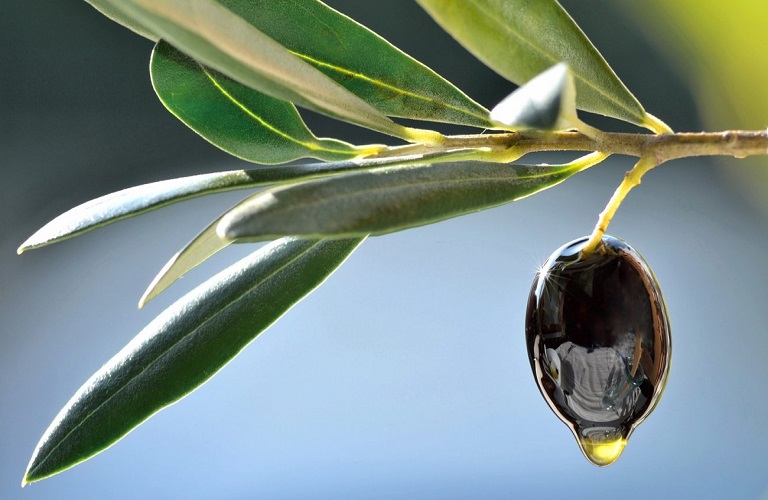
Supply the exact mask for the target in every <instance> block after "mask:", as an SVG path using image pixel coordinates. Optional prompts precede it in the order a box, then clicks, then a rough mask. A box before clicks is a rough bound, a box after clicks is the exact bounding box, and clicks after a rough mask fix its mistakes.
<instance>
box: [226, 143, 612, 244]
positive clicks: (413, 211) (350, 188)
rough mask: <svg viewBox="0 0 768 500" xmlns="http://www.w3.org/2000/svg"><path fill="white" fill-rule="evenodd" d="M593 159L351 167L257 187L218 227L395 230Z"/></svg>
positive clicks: (512, 192) (238, 231)
mask: <svg viewBox="0 0 768 500" xmlns="http://www.w3.org/2000/svg"><path fill="white" fill-rule="evenodd" d="M603 157H604V156H603ZM589 164H590V163H589V161H584V160H577V161H575V162H573V163H570V164H566V165H559V166H547V165H535V166H529V165H514V164H499V163H489V162H481V161H464V162H448V163H438V164H432V165H409V166H394V167H386V168H381V169H376V170H371V171H362V172H354V173H348V174H343V175H337V176H333V177H328V178H322V179H316V180H311V181H307V182H303V183H299V184H293V185H287V186H278V187H275V188H271V189H268V190H265V191H262V192H259V193H257V194H255V195H253V196H252V197H250V198H249V199H248V200H246V201H244V202H242V203H241V204H240V205H238V206H236V207H235V208H234V209H232V210H230V211H229V212H228V213H227V214H225V216H224V217H223V218H222V219H221V222H220V223H219V225H218V229H217V230H218V233H219V236H220V237H221V238H222V239H226V240H231V241H238V242H242V241H259V240H269V239H273V238H276V237H279V236H283V235H301V236H304V237H319V236H333V237H350V236H357V235H366V234H377V235H378V234H385V233H391V232H394V231H400V230H403V229H408V228H412V227H417V226H421V225H424V224H430V223H434V222H438V221H441V220H445V219H448V218H451V217H457V216H459V215H464V214H467V213H471V212H475V211H478V210H482V209H486V208H491V207H494V206H498V205H501V204H504V203H508V202H511V201H514V200H517V199H520V198H523V197H525V196H529V195H531V194H533V193H535V192H538V191H541V190H543V189H546V188H548V187H551V186H554V185H555V184H558V183H560V182H562V181H563V180H565V179H566V178H568V177H570V176H571V175H573V174H574V173H576V172H578V171H580V170H582V169H583V168H586V166H589Z"/></svg>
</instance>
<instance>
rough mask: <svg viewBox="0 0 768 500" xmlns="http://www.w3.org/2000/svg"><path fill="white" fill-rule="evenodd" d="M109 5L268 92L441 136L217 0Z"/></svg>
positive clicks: (395, 129) (418, 135) (370, 123)
mask: <svg viewBox="0 0 768 500" xmlns="http://www.w3.org/2000/svg"><path fill="white" fill-rule="evenodd" d="M110 5H111V6H112V7H114V8H115V9H116V10H117V11H119V12H122V13H123V15H125V16H126V17H127V18H129V19H131V20H132V21H135V22H136V23H139V24H140V25H142V26H146V27H147V28H148V29H150V30H151V32H152V33H154V34H156V35H158V36H160V37H161V38H163V39H164V40H166V41H167V42H168V43H170V44H171V45H173V46H174V47H176V48H177V49H179V50H181V51H182V52H184V53H185V54H187V55H189V56H190V57H192V58H194V59H195V60H197V61H199V62H200V63H202V64H204V65H206V66H207V67H210V68H212V69H215V70H216V71H219V72H221V73H223V74H225V75H227V76H228V77H230V78H232V79H234V80H236V81H238V82H240V83H242V84H244V85H246V86H248V87H250V88H252V89H254V90H257V91H259V92H262V93H264V94H267V95H269V96H271V97H274V98H276V99H280V100H283V101H288V102H292V103H295V104H297V105H299V106H302V107H305V108H307V109H311V110H313V111H317V112H319V113H323V114H326V115H329V116H332V117H334V118H337V119H340V120H344V121H348V122H350V123H354V124H357V125H360V126H363V127H368V128H370V129H373V130H376V131H379V132H382V133H384V134H388V135H392V136H396V137H401V138H405V139H408V140H411V141H419V142H437V141H439V140H440V138H441V136H440V134H438V133H436V132H432V131H425V130H417V129H410V128H408V127H404V126H402V125H398V124H396V123H395V122H393V121H392V120H390V119H389V118H387V117H386V116H385V115H384V114H382V113H381V112H380V111H378V110H376V109H375V108H374V107H372V106H371V105H370V104H368V103H367V102H365V101H364V100H362V99H361V98H359V97H357V96H356V95H355V94H353V93H351V92H350V91H348V90H347V89H345V88H344V87H342V86H341V85H339V84H338V83H336V82H335V81H333V80H331V79H330V78H328V77H327V76H326V75H325V74H324V73H322V72H321V71H319V70H318V69H316V68H315V67H314V66H312V65H310V64H308V63H307V62H305V61H303V60H302V59H301V58H299V57H298V56H296V55H294V54H292V53H291V52H290V51H288V49H286V48H285V47H283V46H282V45H281V44H279V43H278V42H276V41H275V40H273V39H272V38H270V37H268V36H267V35H265V34H264V33H263V32H261V31H260V30H259V29H257V28H256V27H254V26H253V25H252V24H249V23H248V22H247V21H245V20H244V19H242V18H241V17H239V16H238V15H236V14H235V13H234V12H232V11H231V10H229V9H227V8H226V7H224V6H223V5H221V4H220V3H219V2H216V1H215V0H123V1H119V2H118V1H117V0H112V1H111V3H110ZM256 48H258V50H256Z"/></svg>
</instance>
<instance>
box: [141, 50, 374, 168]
mask: <svg viewBox="0 0 768 500" xmlns="http://www.w3.org/2000/svg"><path fill="white" fill-rule="evenodd" d="M150 70H151V75H152V84H153V86H154V88H155V92H157V95H158V97H159V98H160V100H161V101H162V103H163V104H164V105H165V107H166V108H168V110H169V111H170V112H171V113H173V114H174V115H176V117H177V118H179V119H180V120H181V121H183V122H184V123H185V124H187V125H188V126H189V127H190V128H191V129H192V130H194V131H195V132H197V133H198V134H200V135H201V136H203V137H204V138H205V139H207V140H208V141H210V142H211V143H213V144H214V145H216V146H218V147H220V148H221V149H223V150H224V151H226V152H228V153H230V154H232V155H234V156H237V157H238V158H242V159H244V160H248V161H252V162H256V163H265V164H274V163H285V162H289V161H292V160H296V159H299V158H305V157H310V158H317V159H320V160H329V161H333V160H342V159H346V158H354V157H355V156H360V155H362V154H370V153H374V152H376V148H372V147H368V148H367V149H358V148H355V147H354V146H352V145H351V144H347V143H345V142H342V141H337V140H333V139H318V138H317V137H315V136H314V134H312V132H310V130H309V129H308V128H307V127H306V125H305V124H304V121H303V120H302V119H301V116H299V113H298V111H297V110H296V108H295V107H294V106H293V104H291V103H289V102H285V101H281V100H279V99H275V98H273V97H269V96H268V95H266V94H262V93H261V92H257V91H255V90H253V89H251V88H248V87H246V86H245V85H242V84H240V83H237V82H236V81H234V80H232V79H231V78H228V77H226V76H224V75H222V74H221V73H219V72H217V71H214V70H212V69H209V68H206V67H204V66H203V65H201V64H200V63H198V62H197V61H195V60H194V59H192V58H191V57H189V56H187V55H185V54H184V53H183V52H180V51H178V50H176V49H175V48H173V47H172V46H170V45H169V44H167V43H165V42H163V41H161V42H159V43H158V44H157V45H156V46H155V48H154V50H153V51H152V59H151V62H150Z"/></svg>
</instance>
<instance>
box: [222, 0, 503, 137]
mask: <svg viewBox="0 0 768 500" xmlns="http://www.w3.org/2000/svg"><path fill="white" fill-rule="evenodd" d="M220 1H221V3H222V4H224V5H225V6H226V7H227V8H228V9H230V10H232V11H233V12H234V13H236V14H238V15H239V16H241V17H242V18H243V19H245V20H246V21H248V22H249V23H251V24H252V25H253V26H255V27H256V28H258V29H259V30H261V31H262V32H264V33H265V34H266V35H267V36H270V37H271V38H273V39H275V40H277V41H278V42H279V43H281V44H282V45H283V46H285V47H286V48H288V49H289V50H291V51H292V52H293V53H294V54H296V55H297V56H299V57H301V58H302V59H304V60H305V61H307V62H308V63H310V64H312V65H313V66H315V67H317V68H318V69H319V70H320V71H322V72H323V73H325V74H326V75H328V76H329V77H331V78H333V79H334V80H335V81H337V82H338V83H339V84H341V85H343V86H344V87H346V88H347V89H349V90H350V91H352V92H354V93H355V94H356V95H358V96H359V97H361V98H362V99H364V100H365V101H367V102H368V103H370V104H371V105H372V106H373V107H375V108H376V109H378V110H379V111H381V112H382V113H384V114H385V115H388V116H399V117H404V118H413V119H419V120H430V121H439V122H449V123H459V124H464V125H473V126H476V127H482V128H486V127H490V126H491V123H490V122H489V120H488V111H487V110H485V109H484V108H483V107H482V106H480V105H479V104H477V103H475V102H474V101H473V100H471V99H470V98H469V97H467V96H466V95H465V94H464V93H462V92H461V91H460V90H459V89H457V88H456V87H454V86H453V85H452V84H450V83H449V82H447V81H446V80H445V79H443V78H442V77H441V76H439V75H438V74H436V73H435V72H434V71H432V70H431V69H429V68H427V67H426V66H424V65H423V64H421V63H419V62H418V61H416V60H414V59H413V58H411V57H410V56H408V55H407V54H405V53H403V52H402V51H400V50H398V49H397V48H395V47H394V46H393V45H392V44H390V43H389V42H388V41H386V40H385V39H383V38H381V37H380V36H378V35H377V34H375V33H373V32H372V31H370V30H369V29H368V28H366V27H364V26H362V25H360V24H359V23H357V22H355V21H354V20H352V19H350V18H349V17H347V16H345V15H343V14H341V13H339V12H337V11H335V10H333V9H331V8H330V7H328V6H327V5H325V4H324V3H322V2H318V1H317V0H301V1H300V2H287V1H275V0H250V1H248V2H243V1H241V0H220Z"/></svg>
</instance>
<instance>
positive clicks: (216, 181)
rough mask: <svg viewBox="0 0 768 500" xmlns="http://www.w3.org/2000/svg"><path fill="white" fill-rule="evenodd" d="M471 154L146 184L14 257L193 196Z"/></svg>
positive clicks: (66, 222) (65, 222)
mask: <svg viewBox="0 0 768 500" xmlns="http://www.w3.org/2000/svg"><path fill="white" fill-rule="evenodd" d="M473 153H474V150H472V149H458V150H449V151H443V152H440V153H430V154H420V155H409V156H394V157H389V158H371V159H357V160H349V161H341V162H331V163H307V164H302V165H285V166H280V167H260V168H254V169H249V170H231V171H228V172H216V173H212V174H201V175H193V176H189V177H180V178H178V179H169V180H165V181H158V182H152V183H149V184H143V185H141V186H134V187H131V188H127V189H123V190H121V191H117V192H115V193H111V194H107V195H104V196H101V197H99V198H96V199H94V200H91V201H88V202H86V203H83V204H82V205H78V206H76V207H75V208H73V209H71V210H68V211H67V212H65V213H63V214H61V215H59V216H58V217H56V218H55V219H53V220H52V221H50V222H49V223H48V224H46V225H45V226H43V227H42V228H40V229H39V230H38V231H37V232H35V234H33V235H32V236H30V237H29V238H28V239H27V240H26V241H25V242H24V243H23V244H22V245H21V246H20V247H19V249H18V253H23V252H26V251H27V250H32V249H34V248H40V247H43V246H45V245H50V244H52V243H56V242H59V241H63V240H66V239H69V238H73V237H75V236H78V235H80V234H83V233H86V232H88V231H91V230H93V229H96V228H99V227H103V226H105V225H108V224H111V223H113V222H117V221H121V220H123V219H127V218H130V217H135V216H137V215H141V214H144V213H147V212H150V211H152V210H157V209H158V208H162V207H164V206H167V205H171V204H173V203H178V202H181V201H185V200H189V199H191V198H196V197H199V196H204V195H209V194H215V193H221V192H224V191H231V190H235V189H247V188H254V187H259V186H266V185H269V184H279V183H282V182H291V181H297V180H301V179H311V178H316V177H323V176H328V175H334V174H337V173H340V172H349V171H355V170H370V169H376V168H382V167H386V166H391V165H409V164H414V163H433V162H438V161H449V160H451V159H456V158H462V157H464V156H465V155H472V154H473Z"/></svg>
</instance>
